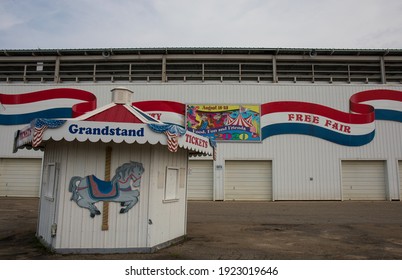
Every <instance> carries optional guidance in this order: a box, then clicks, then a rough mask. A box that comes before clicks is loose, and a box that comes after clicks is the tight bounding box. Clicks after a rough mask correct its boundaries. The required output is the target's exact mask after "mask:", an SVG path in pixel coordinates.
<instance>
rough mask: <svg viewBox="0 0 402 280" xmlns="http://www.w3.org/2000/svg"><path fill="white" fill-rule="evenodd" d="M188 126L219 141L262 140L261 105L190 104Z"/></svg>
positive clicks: (187, 117)
mask: <svg viewBox="0 0 402 280" xmlns="http://www.w3.org/2000/svg"><path fill="white" fill-rule="evenodd" d="M186 109H187V110H186V126H187V129H188V130H189V131H191V132H194V133H197V134H199V135H202V136H206V137H209V138H212V139H214V140H217V141H252V142H258V141H261V133H260V128H261V125H260V106H259V105H205V104H204V105H201V104H188V105H187V108H186Z"/></svg>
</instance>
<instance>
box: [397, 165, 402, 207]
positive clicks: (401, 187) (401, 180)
mask: <svg viewBox="0 0 402 280" xmlns="http://www.w3.org/2000/svg"><path fill="white" fill-rule="evenodd" d="M398 164H399V198H400V200H401V201H402V161H398Z"/></svg>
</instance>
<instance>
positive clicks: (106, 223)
mask: <svg viewBox="0 0 402 280" xmlns="http://www.w3.org/2000/svg"><path fill="white" fill-rule="evenodd" d="M111 161H112V147H110V146H109V147H107V148H106V156H105V181H110V180H111V179H110V166H111ZM102 230H109V202H108V201H103V210H102Z"/></svg>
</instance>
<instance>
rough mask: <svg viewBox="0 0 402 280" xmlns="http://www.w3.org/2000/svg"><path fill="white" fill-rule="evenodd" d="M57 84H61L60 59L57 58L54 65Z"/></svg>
mask: <svg viewBox="0 0 402 280" xmlns="http://www.w3.org/2000/svg"><path fill="white" fill-rule="evenodd" d="M53 81H54V82H55V83H56V84H58V83H60V57H58V56H56V61H55V65H54V80H53Z"/></svg>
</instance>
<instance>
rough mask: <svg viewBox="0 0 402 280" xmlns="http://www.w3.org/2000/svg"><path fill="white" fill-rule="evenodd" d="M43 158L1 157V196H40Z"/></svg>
mask: <svg viewBox="0 0 402 280" xmlns="http://www.w3.org/2000/svg"><path fill="white" fill-rule="evenodd" d="M41 166H42V159H37V158H31V159H29V158H25V159H24V158H2V159H0V196H22V197H39V189H40V187H39V186H40V175H41Z"/></svg>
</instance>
